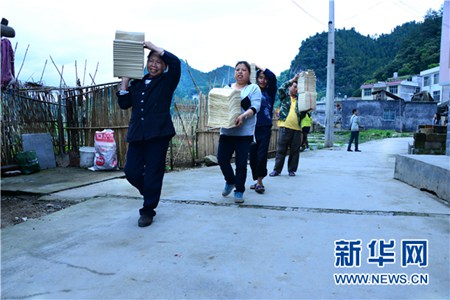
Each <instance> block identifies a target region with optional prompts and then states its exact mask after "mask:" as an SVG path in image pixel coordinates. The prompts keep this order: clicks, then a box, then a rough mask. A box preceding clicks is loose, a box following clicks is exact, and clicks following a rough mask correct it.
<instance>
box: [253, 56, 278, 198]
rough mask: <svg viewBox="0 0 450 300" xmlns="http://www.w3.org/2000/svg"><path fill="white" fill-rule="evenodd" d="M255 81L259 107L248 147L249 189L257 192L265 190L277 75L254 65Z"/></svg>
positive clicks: (261, 192) (260, 192)
mask: <svg viewBox="0 0 450 300" xmlns="http://www.w3.org/2000/svg"><path fill="white" fill-rule="evenodd" d="M256 69H257V70H258V71H257V72H256V81H257V84H258V86H259V88H260V89H261V95H262V98H261V108H260V110H259V112H258V113H257V114H256V120H257V121H256V127H255V142H254V143H253V144H252V145H251V147H250V168H251V170H252V177H253V180H256V183H255V184H252V185H251V186H250V189H253V190H255V192H257V193H259V194H263V193H264V192H265V190H266V189H265V187H264V184H263V179H264V177H266V176H267V154H268V151H269V144H270V137H271V135H272V124H273V121H272V118H273V105H274V103H275V97H276V94H277V77H276V76H275V74H274V73H273V72H272V71H270V70H269V69H267V68H264V67H260V66H258V65H256Z"/></svg>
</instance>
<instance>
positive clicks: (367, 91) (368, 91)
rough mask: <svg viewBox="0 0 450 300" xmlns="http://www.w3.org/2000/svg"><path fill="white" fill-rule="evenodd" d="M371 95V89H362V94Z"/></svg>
mask: <svg viewBox="0 0 450 300" xmlns="http://www.w3.org/2000/svg"><path fill="white" fill-rule="evenodd" d="M370 95H372V89H364V96H370Z"/></svg>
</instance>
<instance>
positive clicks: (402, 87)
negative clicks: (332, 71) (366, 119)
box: [361, 67, 449, 103]
mask: <svg viewBox="0 0 450 300" xmlns="http://www.w3.org/2000/svg"><path fill="white" fill-rule="evenodd" d="M361 91H362V95H361V100H379V97H380V93H379V92H380V91H385V93H384V94H385V95H386V99H387V100H393V99H396V98H397V97H399V98H402V99H403V100H405V101H411V98H412V96H413V95H414V94H416V93H418V92H428V93H430V95H431V96H432V97H433V99H434V101H436V102H439V103H442V102H445V101H448V97H449V95H443V94H442V86H441V85H439V67H434V68H431V69H428V70H424V71H422V72H420V74H419V75H414V76H402V77H398V76H397V74H396V73H394V77H393V78H389V79H387V80H386V81H380V82H377V83H373V84H363V85H361Z"/></svg>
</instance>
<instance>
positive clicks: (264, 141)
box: [250, 125, 272, 180]
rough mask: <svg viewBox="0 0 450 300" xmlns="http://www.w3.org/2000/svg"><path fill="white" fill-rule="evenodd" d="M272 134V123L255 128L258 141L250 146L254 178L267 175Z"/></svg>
mask: <svg viewBox="0 0 450 300" xmlns="http://www.w3.org/2000/svg"><path fill="white" fill-rule="evenodd" d="M271 135H272V125H269V126H259V127H256V128H255V140H256V142H255V143H253V144H252V146H251V147H250V168H251V169H252V178H253V180H258V178H259V177H266V176H267V153H268V151H269V144H270V136H271Z"/></svg>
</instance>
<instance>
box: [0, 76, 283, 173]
mask: <svg viewBox="0 0 450 300" xmlns="http://www.w3.org/2000/svg"><path fill="white" fill-rule="evenodd" d="M118 88H119V84H118V83H117V82H115V83H107V84H102V85H94V86H88V87H76V88H51V87H41V86H38V87H33V88H30V87H25V88H18V89H12V90H6V91H2V92H1V166H2V167H3V166H6V165H10V164H15V163H16V161H15V155H16V154H17V153H18V152H20V151H22V134H27V133H49V134H50V135H51V137H52V142H53V148H54V152H55V157H61V156H64V155H66V156H68V157H69V166H79V148H80V147H82V146H94V134H95V131H101V130H103V129H108V128H109V129H113V130H114V139H115V141H116V146H117V147H116V148H117V158H118V165H119V167H120V168H122V167H123V166H124V165H125V160H126V150H127V143H126V133H127V130H128V122H129V119H130V110H122V109H120V108H119V106H118V105H117V97H116V92H117V90H118ZM207 100H208V99H207V97H206V96H205V95H202V94H201V93H200V95H199V100H198V101H197V100H190V99H177V98H176V99H174V103H173V107H172V120H173V123H174V126H175V130H176V136H175V137H174V138H173V139H172V141H171V144H170V149H169V152H168V155H167V159H166V161H167V165H168V166H169V167H170V169H174V168H176V167H193V166H196V165H198V164H201V163H202V162H203V159H204V157H205V156H207V155H216V154H217V147H218V142H219V130H218V129H212V128H208V127H207V126H206V125H207V124H206V121H207V117H208V114H207ZM277 131H278V129H277V127H276V126H274V128H273V131H272V139H271V143H270V146H269V153H270V154H273V153H274V152H275V149H276V136H277ZM57 162H58V161H57Z"/></svg>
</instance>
